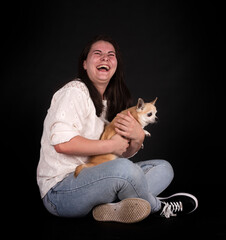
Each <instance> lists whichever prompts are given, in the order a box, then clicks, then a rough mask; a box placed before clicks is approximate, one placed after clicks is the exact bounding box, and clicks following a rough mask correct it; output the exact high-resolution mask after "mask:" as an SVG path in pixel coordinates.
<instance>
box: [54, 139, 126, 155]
mask: <svg viewBox="0 0 226 240" xmlns="http://www.w3.org/2000/svg"><path fill="white" fill-rule="evenodd" d="M128 146H129V143H128V140H126V139H125V138H123V137H121V136H120V135H118V134H116V135H115V136H113V137H112V138H111V139H109V140H91V139H87V138H84V137H82V136H76V137H74V138H72V139H71V140H70V141H68V142H65V143H60V144H57V145H55V146H54V148H55V150H56V151H57V152H58V153H63V154H69V155H78V156H92V155H99V154H108V153H114V154H116V155H122V154H123V153H124V152H125V151H126V149H127V148H128Z"/></svg>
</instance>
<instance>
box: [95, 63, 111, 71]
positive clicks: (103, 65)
mask: <svg viewBox="0 0 226 240" xmlns="http://www.w3.org/2000/svg"><path fill="white" fill-rule="evenodd" d="M97 70H99V71H101V72H108V71H109V70H110V66H108V65H106V64H101V65H98V66H97Z"/></svg>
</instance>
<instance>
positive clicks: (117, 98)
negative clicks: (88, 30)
mask: <svg viewBox="0 0 226 240" xmlns="http://www.w3.org/2000/svg"><path fill="white" fill-rule="evenodd" d="M101 40H102V41H106V42H109V43H111V44H112V45H113V47H114V48H115V52H116V58H117V69H116V71H115V73H114V75H113V76H112V78H111V80H110V82H109V84H108V86H107V88H106V90H105V93H104V97H105V99H107V105H108V108H107V114H106V118H107V120H108V121H111V120H112V119H113V118H114V117H115V115H116V114H117V113H119V112H121V111H122V110H124V109H126V108H128V107H131V105H132V98H131V95H130V92H129V89H128V88H127V86H126V85H125V82H124V71H123V63H122V57H121V52H120V49H119V46H118V44H117V43H116V42H115V41H114V40H113V39H112V38H111V37H110V36H108V35H97V36H95V37H94V38H93V39H92V40H91V41H90V42H88V44H87V45H86V46H85V48H84V49H83V50H82V52H81V54H80V57H79V62H78V77H79V78H80V79H81V81H83V82H84V83H85V84H86V86H87V88H88V89H89V93H90V97H91V99H92V101H93V103H94V105H95V108H96V114H97V116H100V115H101V113H102V111H103V103H102V97H101V95H100V94H99V92H98V91H97V89H96V88H95V86H94V84H93V83H92V81H91V80H90V79H89V77H88V75H87V72H86V70H85V69H84V67H83V62H84V61H85V60H86V58H87V55H88V53H89V51H90V49H91V47H92V45H93V44H94V43H95V42H97V41H101Z"/></svg>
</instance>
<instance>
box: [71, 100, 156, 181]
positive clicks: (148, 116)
mask: <svg viewBox="0 0 226 240" xmlns="http://www.w3.org/2000/svg"><path fill="white" fill-rule="evenodd" d="M156 101H157V97H156V98H155V100H154V101H152V102H150V103H145V102H144V100H143V99H142V98H139V99H138V101H137V105H136V106H134V107H131V108H128V109H126V110H124V111H122V112H121V113H122V114H127V113H128V111H129V112H130V113H131V115H132V116H133V117H134V118H135V119H136V120H137V121H138V122H139V123H140V125H141V126H142V128H144V127H145V126H147V125H148V124H149V123H155V122H156V118H157V117H156V113H157V110H156V107H155V103H156ZM115 119H116V117H115V118H114V119H113V120H112V121H111V122H110V123H109V124H108V125H106V127H105V129H104V132H103V133H102V135H101V138H100V139H101V140H106V139H110V138H111V137H113V136H114V135H115V134H116V132H115V126H114V122H115ZM144 133H145V136H148V137H150V136H151V134H150V133H149V132H148V131H146V130H144ZM117 157H119V156H116V155H114V154H102V155H96V156H92V157H90V158H89V159H88V162H87V163H85V164H81V165H79V166H78V167H77V168H76V169H75V173H74V176H75V177H77V176H78V175H79V173H80V172H81V171H82V170H83V169H84V168H89V167H93V166H96V165H99V164H101V163H104V162H107V161H111V160H114V159H116V158H117Z"/></svg>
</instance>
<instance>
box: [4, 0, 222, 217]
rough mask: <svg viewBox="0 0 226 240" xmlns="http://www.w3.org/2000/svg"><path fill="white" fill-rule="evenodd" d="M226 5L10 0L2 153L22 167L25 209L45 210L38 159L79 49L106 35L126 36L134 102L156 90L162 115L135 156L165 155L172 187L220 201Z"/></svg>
mask: <svg viewBox="0 0 226 240" xmlns="http://www.w3.org/2000/svg"><path fill="white" fill-rule="evenodd" d="M222 8H223V6H222V4H220V3H218V2H217V1H214V2H212V1H211V2H210V1H205V2H203V1H202V3H201V2H199V1H191V0H190V1H144V0H140V1H139V2H137V1H128V0H125V1H122V0H121V1H118V0H114V1H113V0H109V1H107V2H106V1H98V0H93V1H73V0H68V1H67V0H66V1H30V2H27V3H23V2H19V1H17V2H15V3H12V2H10V3H8V4H7V5H4V7H2V11H3V12H5V14H6V15H5V16H4V17H2V21H1V22H2V32H3V34H2V53H3V54H2V62H3V71H2V83H3V84H2V90H3V91H2V92H3V94H2V96H3V101H1V104H2V105H3V106H4V113H3V115H2V120H3V125H2V126H7V128H6V129H4V127H3V130H4V131H5V130H6V133H7V136H6V137H5V138H4V144H6V146H5V145H4V149H5V150H6V153H7V158H6V159H5V160H4V161H5V162H7V163H10V165H11V166H10V167H11V169H14V170H16V173H17V174H16V175H15V176H16V177H17V178H18V180H17V184H16V186H15V187H16V188H17V189H18V191H19V192H20V197H19V200H21V203H20V204H22V205H21V210H22V214H23V213H24V212H25V211H26V210H28V212H31V213H32V212H33V213H35V214H38V213H37V212H39V211H42V210H43V209H42V207H41V205H40V204H41V202H40V197H39V192H38V187H37V184H36V167H37V164H38V160H39V150H40V138H41V134H42V124H43V120H44V118H45V115H46V112H47V109H48V107H49V104H50V100H51V97H52V95H53V93H54V92H55V91H56V90H57V89H58V88H59V87H60V86H62V84H64V83H66V82H68V81H70V80H72V79H73V78H74V77H76V74H77V60H78V56H79V54H80V51H81V49H82V48H83V47H84V45H85V44H86V42H87V41H88V40H89V39H90V38H91V37H93V36H94V35H96V34H98V33H107V34H110V35H111V36H112V37H113V38H114V39H115V40H117V41H118V43H119V45H120V47H121V50H122V53H123V59H124V65H125V72H126V82H127V85H128V87H129V89H130V91H131V93H132V95H133V97H134V102H136V100H137V98H138V97H142V98H143V99H144V100H146V101H150V100H153V99H154V98H155V97H156V96H157V97H158V101H157V103H156V105H157V108H158V114H157V115H158V118H159V120H158V123H157V124H155V125H152V126H150V127H148V130H149V131H150V132H151V134H152V137H151V138H150V139H146V140H145V143H144V144H145V149H144V150H141V151H140V152H139V153H138V154H137V155H136V156H135V157H134V158H133V161H139V160H145V159H152V158H163V159H167V160H168V161H169V162H170V163H171V164H172V165H173V167H174V170H175V179H174V181H173V182H172V184H171V186H170V187H169V188H168V189H167V190H166V192H165V194H170V193H174V192H177V191H188V192H191V193H193V194H195V195H196V196H197V197H198V198H199V200H200V207H201V208H203V210H204V211H205V210H206V209H205V208H206V207H207V206H208V209H209V210H210V209H213V208H212V206H213V205H214V207H215V209H216V208H217V209H218V210H219V209H220V208H221V206H220V204H216V196H218V197H219V195H221V194H222V193H223V192H222V191H223V187H224V182H225V179H224V172H225V170H224V166H225V151H224V144H225V140H224V138H225V135H224V122H223V118H224V116H225V111H224V109H225V107H224V105H223V101H224V98H223V94H224V90H223V88H224V85H223V77H224V72H223V68H224V64H223V63H224V62H225V60H224V58H223V56H224V42H223V41H224V37H223V31H224V29H223V11H222ZM8 130H10V133H9V131H8ZM14 201H15V199H14ZM24 203H25V204H24ZM211 204H212V205H211ZM37 206H38V207H37ZM43 211H44V210H43ZM210 211H211V210H210ZM35 214H32V215H33V216H34V215H35Z"/></svg>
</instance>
